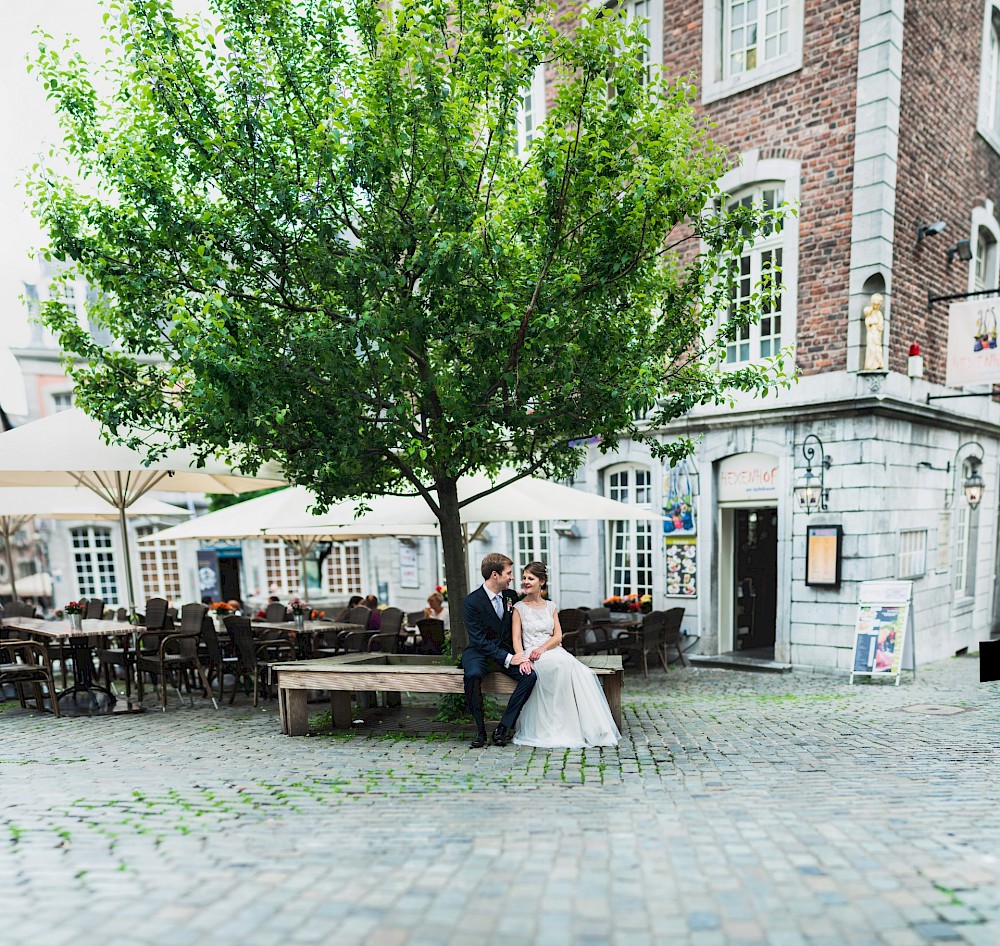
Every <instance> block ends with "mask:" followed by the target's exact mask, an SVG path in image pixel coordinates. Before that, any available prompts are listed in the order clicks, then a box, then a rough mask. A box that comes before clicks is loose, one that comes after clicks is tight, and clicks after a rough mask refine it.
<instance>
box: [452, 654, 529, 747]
mask: <svg viewBox="0 0 1000 946" xmlns="http://www.w3.org/2000/svg"><path fill="white" fill-rule="evenodd" d="M462 670H464V671H465V702H466V704H467V705H468V707H469V711H470V712H471V713H472V718H473V719H475V721H476V729H477V731H479V732H485V730H486V723H485V721H484V720H483V689H482V685H483V677H485V676H486V674H488V673H493V672H494V671H495V672H497V673H503V674H506V675H507V676H508V677H510V678H511V680H513V681H514V684H515V686H514V692H513V693H511V695H510V699H509V700H508V701H507V709H506V710H505V711H504V714H503V716H502V717H501V718H500V725H502V726H506V727H507V728H508V729H513V728H514V724H515V723H516V722H517V717H518V716H520V715H521V710H522V709H524V704H525V703H527V702H528V697H529V696H531V691H532V690H533V689H534V688H535V683H536V682H537V681H538V676H537V674H536V673H535V671H534V670H532V671H531V673H521V671H520V670H519V669H518V668H517V667H504V665H503V664H501V663H497V661H495V660H494V659H493V658H492V657H487V656H486V655H485V654H481V653H480V652H479V651H478V650H476V649H475V648H473V647H466V648H465V650H463V651H462Z"/></svg>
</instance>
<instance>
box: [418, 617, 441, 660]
mask: <svg viewBox="0 0 1000 946" xmlns="http://www.w3.org/2000/svg"><path fill="white" fill-rule="evenodd" d="M417 630H418V631H419V632H420V643H419V644H417V645H416V648H415V649H416V652H417V653H418V654H440V653H442V652H443V650H444V621H442V620H441V619H440V618H421V619H420V620H419V621H417Z"/></svg>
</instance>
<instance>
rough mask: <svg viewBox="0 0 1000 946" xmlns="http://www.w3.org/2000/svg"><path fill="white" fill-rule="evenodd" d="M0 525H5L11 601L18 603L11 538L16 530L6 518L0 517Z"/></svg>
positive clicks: (4, 536) (4, 535)
mask: <svg viewBox="0 0 1000 946" xmlns="http://www.w3.org/2000/svg"><path fill="white" fill-rule="evenodd" d="M0 524H2V525H3V548H4V551H5V552H6V553H7V571H8V572H9V573H10V599H11V601H17V586H16V585H15V584H14V553H13V551H12V550H11V547H10V537H11V536H12V535H13V534H14V532H15V530H14V529H12V528H11V525H10V520H9V519H8V518H7V517H6V516H0Z"/></svg>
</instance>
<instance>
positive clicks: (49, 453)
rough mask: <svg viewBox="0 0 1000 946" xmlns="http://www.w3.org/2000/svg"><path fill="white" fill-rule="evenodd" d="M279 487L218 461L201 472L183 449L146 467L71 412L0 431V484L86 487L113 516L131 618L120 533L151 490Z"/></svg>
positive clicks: (272, 477) (128, 571) (269, 475)
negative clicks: (111, 508)
mask: <svg viewBox="0 0 1000 946" xmlns="http://www.w3.org/2000/svg"><path fill="white" fill-rule="evenodd" d="M146 442H147V443H149V445H150V446H151V447H152V446H154V445H155V444H156V442H157V437H156V436H155V435H149V436H148V437H146ZM283 484H284V478H283V477H282V475H281V473H280V472H279V471H277V470H273V469H268V470H262V471H260V472H259V473H258V474H257V475H255V476H241V475H240V474H239V473H234V472H233V471H232V470H231V469H230V468H229V467H228V466H227V465H226V464H224V463H221V462H219V461H218V460H206V461H205V462H204V464H203V465H201V466H199V465H198V460H197V457H196V456H195V455H194V453H192V452H191V451H187V450H171V451H169V452H168V453H167V454H166V455H165V456H163V457H162V458H161V459H159V460H154V461H149V460H148V459H147V458H146V457H145V456H144V455H143V454H142V453H141V452H138V451H135V450H130V449H129V448H128V447H124V446H121V445H120V444H114V443H113V444H108V443H106V442H105V440H104V435H103V432H102V429H101V426H100V424H98V423H97V421H95V420H93V419H92V418H90V417H88V416H87V415H86V414H84V413H83V411H81V410H78V409H75V408H74V409H72V410H68V411H62V412H60V413H58V414H52V415H51V416H49V417H43V418H42V419H41V420H36V421H32V422H31V423H30V424H25V425H24V426H23V427H17V428H15V429H14V430H8V431H6V432H4V433H0V486H84V487H86V488H87V489H90V490H92V491H93V492H94V493H96V494H97V495H98V496H101V497H103V498H104V499H106V500H107V501H108V502H109V503H111V505H112V506H114V508H115V509H116V510H117V512H118V522H119V525H120V527H121V532H122V547H123V549H124V552H125V577H126V583H127V586H128V598H129V602H128V603H129V610H130V611H132V612H133V613H134V612H135V592H134V589H133V587H132V565H131V558H130V555H129V543H128V533H127V531H126V528H125V515H126V510H127V509H128V508H129V507H130V506H131V505H133V504H134V503H135V502H136V501H137V500H138V499H140V498H141V497H142V496H144V495H145V494H146V493H148V492H149V491H150V490H159V491H164V492H172V493H233V494H238V493H245V492H248V491H250V490H255V489H264V488H267V487H272V486H281V485H283Z"/></svg>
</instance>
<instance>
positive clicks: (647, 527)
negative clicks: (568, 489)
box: [604, 463, 657, 596]
mask: <svg viewBox="0 0 1000 946" xmlns="http://www.w3.org/2000/svg"><path fill="white" fill-rule="evenodd" d="M623 475H624V476H626V477H627V479H626V481H625V482H624V483H623V482H621V480H620V479H619V478H620V477H622V476H623ZM637 477H638V482H637ZM604 495H605V496H607V497H608V498H609V499H617V500H618V501H619V502H626V503H630V504H633V505H640V506H648V507H649V508H650V509H652V508H653V471H652V470H651V469H650V468H649V467H648V466H642V465H640V464H637V463H620V464H616V465H615V466H610V467H608V468H607V469H606V470H604ZM656 534H657V533H656V531H655V530H654V528H653V522H652V520H650V519H634V520H617V521H613V522H609V523H608V529H607V543H608V545H607V566H608V572H607V576H606V583H607V589H608V596H613V595H618V596H624V595H628V594H638V595H640V596H642V595H645V594H650V595H651V594H653V588H654V582H655V575H656V570H655V567H654V566H655V546H654V542H655V537H656ZM643 557H644V559H645V563H644V564H643V563H642V561H641V559H642V558H643ZM637 572H638V573H639V574H637ZM626 575H628V576H629V579H628V581H626V580H625V576H626ZM643 578H644V579H645V580H642V579H643Z"/></svg>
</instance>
